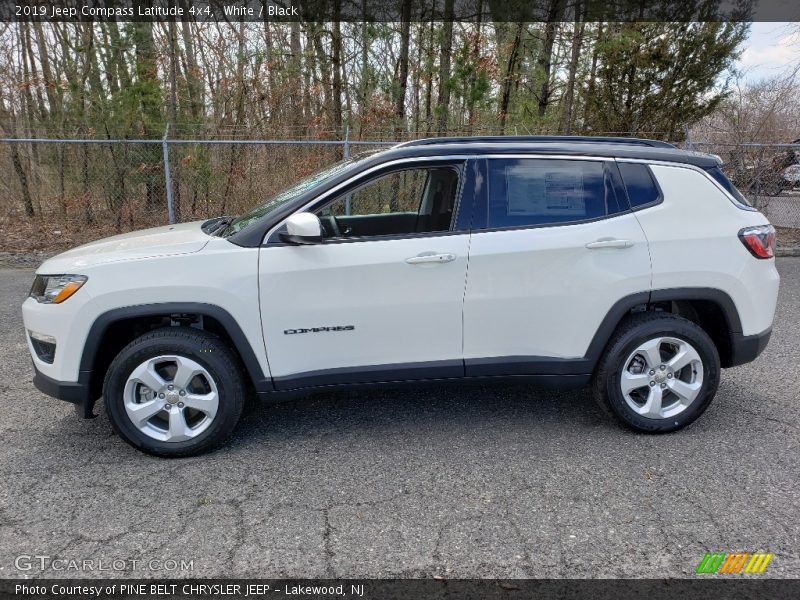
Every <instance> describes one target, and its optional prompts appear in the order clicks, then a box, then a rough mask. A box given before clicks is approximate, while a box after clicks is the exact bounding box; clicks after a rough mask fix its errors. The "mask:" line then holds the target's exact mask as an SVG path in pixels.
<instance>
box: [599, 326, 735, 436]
mask: <svg viewBox="0 0 800 600" xmlns="http://www.w3.org/2000/svg"><path fill="white" fill-rule="evenodd" d="M719 371H720V366H719V354H718V353H717V349H716V346H714V342H713V341H711V338H709V336H708V334H707V333H706V332H705V331H703V329H702V328H701V327H699V326H698V325H696V324H695V323H693V322H691V321H689V320H687V319H684V318H682V317H678V316H676V315H671V314H668V313H644V314H641V315H636V316H633V317H630V318H629V319H628V320H627V321H626V322H625V323H624V324H623V325H622V326H621V327H620V329H619V330H618V331H617V333H616V334H615V335H614V337H613V339H612V340H611V342H609V345H608V348H607V350H606V354H605V356H603V358H602V359H601V361H600V365H599V367H598V369H597V372H596V373H595V377H594V381H593V385H592V392H593V395H594V397H595V399H596V400H597V401H598V403H599V404H600V405H601V406H602V407H604V408H606V409H607V410H608V411H609V412H611V414H612V415H613V416H615V417H616V418H617V419H618V420H619V421H620V422H621V423H622V424H624V425H626V426H627V427H629V428H631V429H633V430H635V431H641V432H646V433H667V432H670V431H676V430H678V429H681V428H682V427H685V426H686V425H688V424H689V423H691V422H692V421H694V420H695V419H697V418H698V417H699V416H700V415H701V414H702V413H703V412H704V411H705V410H706V408H707V407H708V405H709V404H710V403H711V400H713V398H714V395H715V394H716V392H717V386H718V385H719Z"/></svg>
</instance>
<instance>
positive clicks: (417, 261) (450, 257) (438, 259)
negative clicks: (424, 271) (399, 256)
mask: <svg viewBox="0 0 800 600" xmlns="http://www.w3.org/2000/svg"><path fill="white" fill-rule="evenodd" d="M455 259H456V255H455V254H449V253H448V254H435V253H434V252H423V253H422V254H417V255H416V256H412V257H411V258H407V259H406V262H407V263H408V264H410V265H423V264H431V263H448V262H453V261H454V260H455Z"/></svg>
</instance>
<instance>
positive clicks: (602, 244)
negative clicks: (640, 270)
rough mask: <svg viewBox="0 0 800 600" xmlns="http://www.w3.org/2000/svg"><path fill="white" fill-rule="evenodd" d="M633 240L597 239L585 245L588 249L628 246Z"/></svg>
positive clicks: (631, 244)
mask: <svg viewBox="0 0 800 600" xmlns="http://www.w3.org/2000/svg"><path fill="white" fill-rule="evenodd" d="M631 246H633V242H632V241H630V240H597V241H596V242H589V243H588V244H586V247H587V248H588V249H589V250H597V249H602V248H630V247H631Z"/></svg>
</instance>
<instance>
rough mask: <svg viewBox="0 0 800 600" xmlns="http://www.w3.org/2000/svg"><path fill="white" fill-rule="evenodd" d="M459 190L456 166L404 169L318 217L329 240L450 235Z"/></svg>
mask: <svg viewBox="0 0 800 600" xmlns="http://www.w3.org/2000/svg"><path fill="white" fill-rule="evenodd" d="M457 191H458V171H457V170H456V169H455V168H453V167H450V166H446V167H445V166H443V167H438V166H437V167H423V168H415V169H403V170H400V171H394V172H391V173H388V174H386V175H383V176H381V177H378V178H377V179H373V180H371V181H369V182H367V183H365V184H363V185H361V186H359V187H357V188H356V189H354V190H352V191H349V192H347V193H345V194H342V195H341V196H338V197H337V198H335V199H334V200H333V201H331V202H329V203H328V204H326V205H325V206H324V207H322V208H321V209H319V210H317V211H316V214H317V216H319V218H320V220H321V221H322V228H323V236H324V237H325V238H351V237H352V238H354V237H374V236H385V235H405V234H415V233H428V232H436V231H448V230H449V229H450V225H451V223H452V221H453V213H454V211H455V204H456V194H457Z"/></svg>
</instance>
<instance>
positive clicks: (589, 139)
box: [396, 135, 676, 148]
mask: <svg viewBox="0 0 800 600" xmlns="http://www.w3.org/2000/svg"><path fill="white" fill-rule="evenodd" d="M471 142H481V143H508V144H513V143H515V142H516V143H525V142H532V143H560V142H561V143H563V142H566V143H587V144H592V143H594V144H627V145H632V146H650V147H651V148H675V147H676V146H674V145H673V144H670V143H667V142H661V141H659V140H646V139H643V138H633V137H631V138H626V137H605V136H589V135H487V136H471V137H466V136H464V137H437V138H423V139H421V140H411V141H409V142H403V143H402V144H398V145H397V146H396V147H405V146H428V145H431V144H468V143H471Z"/></svg>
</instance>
